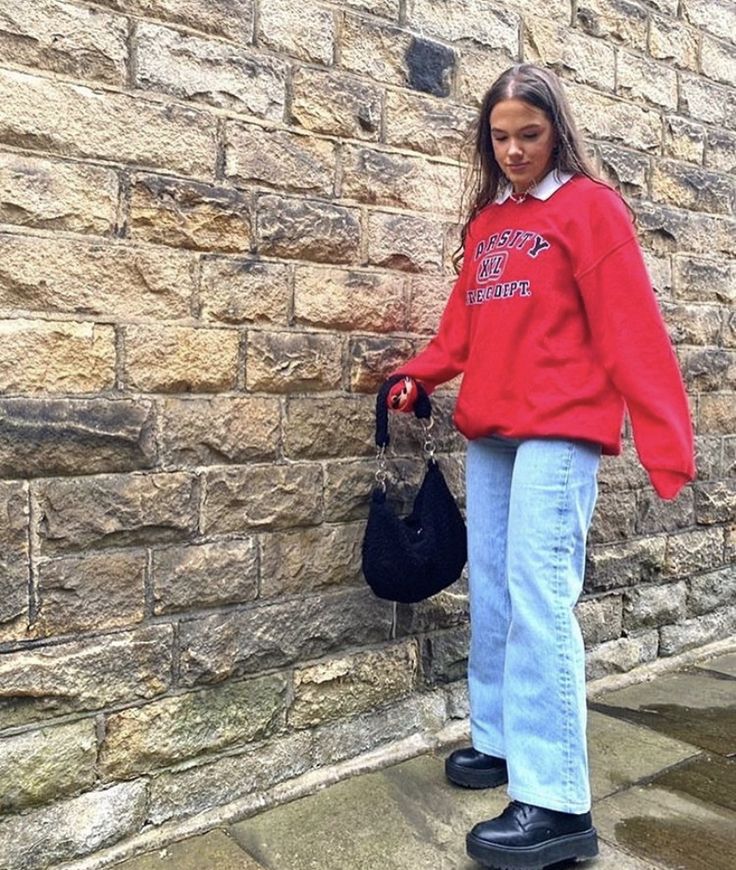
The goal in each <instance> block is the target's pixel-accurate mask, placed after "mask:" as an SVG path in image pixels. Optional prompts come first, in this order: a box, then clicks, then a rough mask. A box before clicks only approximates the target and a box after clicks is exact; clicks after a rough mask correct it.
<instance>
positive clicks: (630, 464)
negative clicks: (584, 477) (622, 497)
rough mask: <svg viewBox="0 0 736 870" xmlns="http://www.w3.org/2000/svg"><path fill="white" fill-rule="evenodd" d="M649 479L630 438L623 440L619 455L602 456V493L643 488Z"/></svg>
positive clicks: (600, 471)
mask: <svg viewBox="0 0 736 870" xmlns="http://www.w3.org/2000/svg"><path fill="white" fill-rule="evenodd" d="M648 480H649V478H648V477H647V473H646V471H645V470H644V468H643V466H642V464H641V462H640V461H639V457H638V456H637V454H636V451H635V449H634V445H633V444H632V443H631V441H630V440H628V439H627V440H626V441H624V442H623V447H622V451H621V454H620V455H619V456H603V457H601V464H600V468H599V470H598V483H599V485H600V491H601V494H603V493H605V492H612V491H613V492H616V491H618V490H628V489H641V488H642V487H644V486H646V485H647V482H648Z"/></svg>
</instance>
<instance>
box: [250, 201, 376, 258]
mask: <svg viewBox="0 0 736 870" xmlns="http://www.w3.org/2000/svg"><path fill="white" fill-rule="evenodd" d="M359 245H360V214H359V212H358V209H355V208H345V207H343V206H337V205H332V204H331V203H327V202H320V201H318V200H308V199H288V198H286V197H282V196H270V195H267V196H261V197H259V198H258V248H259V251H260V252H261V253H262V254H269V255H271V256H275V257H287V258H290V257H296V258H299V259H304V260H317V261H320V262H322V261H324V262H328V263H353V262H355V260H356V258H357V256H358V249H359Z"/></svg>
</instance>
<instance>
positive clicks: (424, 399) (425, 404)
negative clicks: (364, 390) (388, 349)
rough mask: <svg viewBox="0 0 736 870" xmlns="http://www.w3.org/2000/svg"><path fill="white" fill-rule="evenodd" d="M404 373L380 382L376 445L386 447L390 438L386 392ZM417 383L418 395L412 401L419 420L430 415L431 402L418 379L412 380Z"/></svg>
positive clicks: (425, 418)
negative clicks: (414, 400)
mask: <svg viewBox="0 0 736 870" xmlns="http://www.w3.org/2000/svg"><path fill="white" fill-rule="evenodd" d="M405 377H406V375H392V376H391V377H390V378H386V380H385V381H384V382H383V384H381V388H380V390H379V391H378V395H377V396H376V447H378V448H379V449H380V448H382V447H383V448H385V447H388V445H389V442H390V440H391V438H390V436H389V432H388V415H389V410H388V403H387V400H388V394H389V390H390V389H391V387H393V386H394V384H398V382H399V381H403V379H404V378H405ZM414 383H415V384H416V385H417V390H418V392H419V395H418V396H417V400H416V402H415V403H414V416H415V417H417V419H419V420H429V419H431V417H432V403H431V402H430V401H429V396H428V395H427V391H426V390H425V389H424V387H423V386H422V385H421V384H420V383H419V381H415V382H414Z"/></svg>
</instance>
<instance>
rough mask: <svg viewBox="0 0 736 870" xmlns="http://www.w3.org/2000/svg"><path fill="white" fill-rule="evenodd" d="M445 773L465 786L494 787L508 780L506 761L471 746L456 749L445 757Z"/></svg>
mask: <svg viewBox="0 0 736 870" xmlns="http://www.w3.org/2000/svg"><path fill="white" fill-rule="evenodd" d="M445 775H446V776H447V778H448V779H449V780H450V782H452V783H454V784H455V785H462V786H465V788H495V787H496V786H497V785H503V784H504V783H505V782H508V779H509V777H508V773H507V771H506V761H505V759H503V758H496V757H495V756H494V755H486V754H485V752H478V750H477V749H473V747H472V746H468V747H466V748H464V749H456V750H455V751H454V752H453V753H451V754H450V755H449V756H448V757H447V758H446V759H445Z"/></svg>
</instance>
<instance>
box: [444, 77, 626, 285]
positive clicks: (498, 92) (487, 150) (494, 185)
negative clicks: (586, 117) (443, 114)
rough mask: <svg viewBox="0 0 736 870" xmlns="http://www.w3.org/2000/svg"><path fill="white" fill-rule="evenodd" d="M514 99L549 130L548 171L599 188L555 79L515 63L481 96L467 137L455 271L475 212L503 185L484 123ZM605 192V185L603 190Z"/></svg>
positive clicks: (563, 94)
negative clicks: (466, 174)
mask: <svg viewBox="0 0 736 870" xmlns="http://www.w3.org/2000/svg"><path fill="white" fill-rule="evenodd" d="M510 99H517V100H523V101H524V102H525V103H529V104H530V105H532V106H534V107H535V108H537V109H541V110H542V111H543V112H544V114H545V115H546V116H547V118H548V120H549V121H550V123H551V124H552V128H553V130H554V134H555V146H554V150H553V151H552V160H553V166H554V168H555V169H557V170H559V171H560V172H573V173H577V174H580V175H587V176H588V178H590V179H592V180H593V181H596V182H599V183H600V184H605V182H604V181H603V180H602V179H601V178H600V176H599V175H598V173H597V172H596V171H595V169H594V168H593V165H592V163H591V162H590V160H589V158H588V156H587V155H586V153H585V146H584V144H583V138H582V136H581V135H580V133H579V132H578V129H577V126H576V125H575V121H574V119H573V116H572V112H571V111H570V105H569V103H568V101H567V97H566V96H565V92H564V91H563V90H562V85H561V84H560V81H559V79H558V78H557V76H556V75H555V74H554V73H553V72H551V71H550V70H546V69H544V68H542V67H540V66H537V65H536V64H533V63H517V64H514V66H512V67H509V69H507V70H506V72H504V73H502V74H501V75H500V76H499V77H498V78H497V79H496V81H495V82H494V83H493V84H492V85H491V87H490V88H489V89H488V90H487V91H486V94H485V96H484V97H483V101H482V103H481V106H480V112H479V113H478V120H477V122H476V125H475V128H474V129H473V130H472V131H471V137H472V138H471V139H470V141H469V146H470V147H472V148H473V154H472V160H471V162H470V175H469V177H468V180H467V183H466V188H465V194H464V196H463V204H462V206H461V208H462V210H463V212H464V214H465V221H464V224H463V228H462V231H461V241H460V247H459V248H458V249H457V251H456V252H455V254H454V256H453V262H454V265H455V269H456V270H458V269H459V265H460V262H461V261H462V258H463V252H464V250H465V239H466V237H467V235H468V227H469V226H470V223H471V221H472V220H473V219H474V218H475V216H476V215H477V214H478V212H480V210H481V209H483V208H485V206H487V205H488V203H490V202H493V201H494V200H495V198H496V196H497V195H498V190H499V187H500V186H501V184H502V183H503V184H505V183H506V182H507V179H506V176H505V175H504V174H503V171H502V170H501V167H500V166H499V165H498V162H497V160H496V158H495V156H494V154H493V142H492V139H491V125H490V117H491V112H492V110H493V107H494V106H495V105H496V103H500V102H501V100H510ZM606 186H609V185H606Z"/></svg>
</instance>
